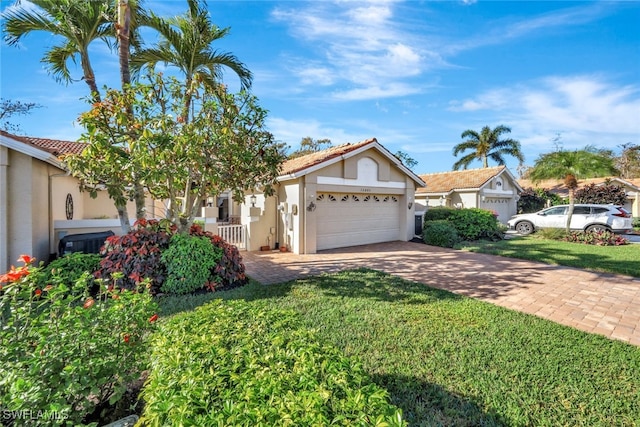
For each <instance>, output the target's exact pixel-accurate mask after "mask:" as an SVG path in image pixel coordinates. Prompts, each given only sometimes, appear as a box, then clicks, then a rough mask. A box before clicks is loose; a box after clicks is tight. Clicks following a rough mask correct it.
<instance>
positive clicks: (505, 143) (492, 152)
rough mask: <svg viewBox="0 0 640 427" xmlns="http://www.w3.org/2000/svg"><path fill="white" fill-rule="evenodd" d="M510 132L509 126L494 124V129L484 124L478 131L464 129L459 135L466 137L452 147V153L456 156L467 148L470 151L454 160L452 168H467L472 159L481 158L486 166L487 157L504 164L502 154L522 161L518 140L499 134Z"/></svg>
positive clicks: (485, 166) (487, 165)
mask: <svg viewBox="0 0 640 427" xmlns="http://www.w3.org/2000/svg"><path fill="white" fill-rule="evenodd" d="M510 132H511V128H509V127H507V126H503V125H500V126H496V127H495V128H494V129H491V128H489V126H485V127H483V128H482V131H480V133H478V132H476V131H474V130H471V129H467V130H465V131H464V132H462V135H461V136H460V137H461V138H468V139H467V140H466V141H463V142H461V143H460V144H458V145H456V146H455V147H453V155H454V156H457V155H458V154H459V153H461V152H464V151H467V150H472V152H471V153H469V154H466V155H465V156H464V157H462V158H461V159H460V160H458V161H457V162H455V164H454V165H453V170H459V169H460V168H461V167H462V168H463V169H467V167H468V166H469V164H470V163H471V162H473V161H474V160H482V167H484V168H488V167H489V162H488V159H489V158H491V159H492V160H494V161H495V162H497V163H498V164H499V165H504V164H505V161H504V155H509V156H513V157H515V158H516V159H518V160H519V161H520V163H523V162H524V156H523V155H522V152H521V151H520V142H519V141H516V140H515V139H511V138H508V139H500V135H502V134H503V133H510Z"/></svg>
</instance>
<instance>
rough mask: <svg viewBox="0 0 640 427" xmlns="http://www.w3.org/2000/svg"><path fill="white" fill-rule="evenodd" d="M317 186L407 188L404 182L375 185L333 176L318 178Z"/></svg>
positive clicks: (379, 182) (386, 182)
mask: <svg viewBox="0 0 640 427" xmlns="http://www.w3.org/2000/svg"><path fill="white" fill-rule="evenodd" d="M318 184H331V185H344V186H353V187H380V188H385V187H386V188H407V184H406V183H405V182H398V181H376V182H375V183H367V182H359V181H358V180H357V179H348V178H338V177H333V176H319V177H318Z"/></svg>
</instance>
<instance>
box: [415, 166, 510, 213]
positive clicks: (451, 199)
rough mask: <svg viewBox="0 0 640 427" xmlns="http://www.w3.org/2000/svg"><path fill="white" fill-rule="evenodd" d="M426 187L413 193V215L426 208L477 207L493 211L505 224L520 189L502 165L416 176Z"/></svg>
mask: <svg viewBox="0 0 640 427" xmlns="http://www.w3.org/2000/svg"><path fill="white" fill-rule="evenodd" d="M419 176H420V178H421V179H422V180H423V181H424V182H425V184H426V187H424V188H419V189H418V190H417V191H416V196H415V197H416V203H417V204H418V206H417V207H416V214H417V215H419V214H420V213H422V212H424V211H425V210H427V209H428V208H429V207H436V206H448V207H452V208H460V209H462V208H480V209H487V210H491V211H495V212H496V214H497V215H498V221H500V222H501V223H506V222H507V221H508V220H509V218H511V217H512V216H513V215H515V214H516V213H517V203H518V199H519V196H518V194H519V193H520V192H522V187H521V186H520V185H519V184H518V181H517V180H516V178H515V177H514V176H513V174H511V172H510V171H509V169H507V167H506V166H496V167H491V168H481V169H467V170H461V171H451V172H441V173H430V174H423V175H419Z"/></svg>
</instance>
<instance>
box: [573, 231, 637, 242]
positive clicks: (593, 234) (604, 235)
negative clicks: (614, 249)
mask: <svg viewBox="0 0 640 427" xmlns="http://www.w3.org/2000/svg"><path fill="white" fill-rule="evenodd" d="M564 240H566V241H567V242H573V243H584V244H586V245H596V246H621V245H627V244H629V240H627V239H625V238H624V237H622V236H620V235H618V234H615V233H612V232H610V231H587V232H585V231H576V232H571V233H569V234H568V235H567V237H565V239H564Z"/></svg>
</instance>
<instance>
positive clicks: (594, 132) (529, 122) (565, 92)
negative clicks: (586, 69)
mask: <svg viewBox="0 0 640 427" xmlns="http://www.w3.org/2000/svg"><path fill="white" fill-rule="evenodd" d="M450 105H451V107H450V110H451V111H456V112H468V111H481V110H484V111H485V112H486V113H489V114H490V115H491V116H492V117H494V120H495V122H496V123H504V124H505V125H508V126H511V128H512V130H513V134H512V135H527V136H526V138H522V139H520V138H517V137H516V136H514V137H516V139H520V140H521V142H522V144H523V145H528V146H530V147H531V148H535V149H538V150H543V149H546V148H552V147H553V143H552V141H551V139H552V137H553V136H555V135H556V134H560V135H561V142H562V144H563V146H564V147H565V148H579V147H584V146H586V145H595V146H598V147H606V148H615V147H616V146H617V145H620V144H622V143H625V142H629V141H631V142H635V143H638V142H640V120H638V112H639V111H640V86H637V85H636V86H631V85H624V86H620V85H616V84H615V83H612V82H610V81H608V80H607V79H605V78H603V77H601V76H589V75H578V76H552V77H547V78H543V79H540V80H537V81H533V82H529V83H526V84H520V85H514V86H512V87H508V88H501V89H496V90H490V91H486V92H484V93H480V94H478V95H477V96H475V97H473V98H470V99H465V100H462V101H459V100H456V101H452V102H451V104H450ZM507 122H508V123H507Z"/></svg>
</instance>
